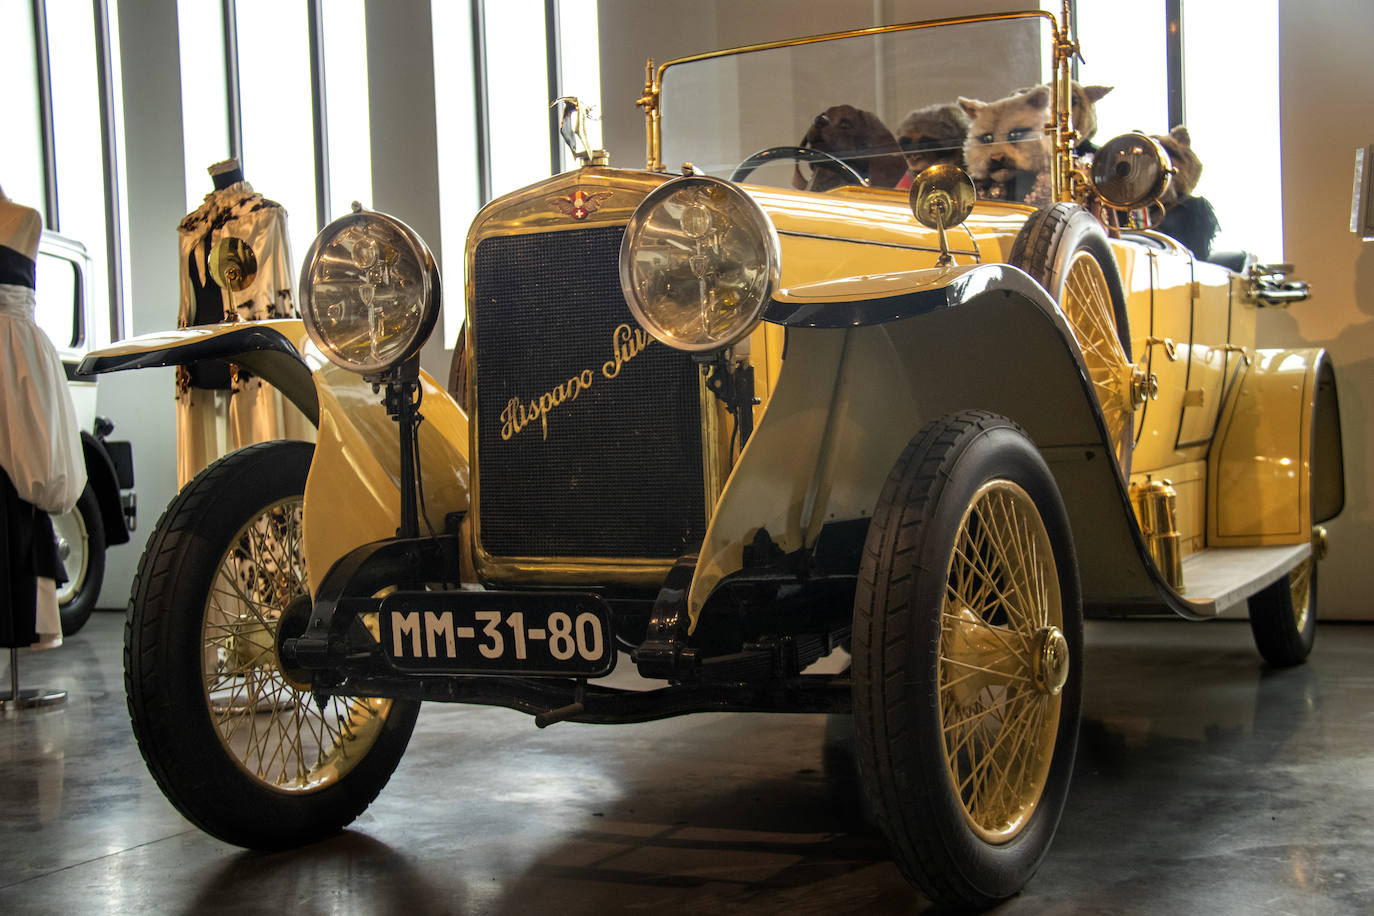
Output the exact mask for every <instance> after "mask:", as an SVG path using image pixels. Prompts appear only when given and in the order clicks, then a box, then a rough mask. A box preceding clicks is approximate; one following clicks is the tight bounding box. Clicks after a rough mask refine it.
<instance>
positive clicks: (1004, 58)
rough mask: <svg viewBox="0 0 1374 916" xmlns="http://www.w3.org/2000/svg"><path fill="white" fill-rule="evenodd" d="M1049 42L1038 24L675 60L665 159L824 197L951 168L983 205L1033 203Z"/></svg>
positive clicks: (910, 32)
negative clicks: (963, 172)
mask: <svg viewBox="0 0 1374 916" xmlns="http://www.w3.org/2000/svg"><path fill="white" fill-rule="evenodd" d="M1050 38H1051V35H1050V25H1049V20H1047V19H1045V18H1043V17H1039V16H1034V17H1025V18H1016V19H997V20H991V21H985V22H967V23H958V24H944V25H937V26H929V27H920V28H909V29H906V30H903V31H896V32H884V33H880V34H875V35H858V36H852V37H849V38H838V39H831V40H826V41H818V42H813V43H810V44H800V45H791V46H788V47H780V48H771V49H768V50H757V51H747V52H741V53H733V54H729V55H725V56H720V57H710V58H706V59H703V60H695V61H686V62H682V63H677V64H673V65H670V66H668V67H667V68H666V69H665V70H664V73H663V78H662V94H661V97H660V105H661V112H662V126H661V143H662V160H663V163H664V164H665V165H666V166H667V167H668V169H669V170H670V171H674V170H676V168H677V167H678V166H679V165H680V164H681V163H683V162H691V163H692V164H693V165H695V166H696V167H697V169H698V170H700V171H703V172H706V173H708V174H711V175H715V176H719V177H722V178H731V179H733V180H736V181H745V180H747V181H749V182H752V183H758V184H766V185H773V186H776V187H794V188H800V189H808V190H814V191H826V190H830V189H831V188H834V187H838V186H840V185H845V184H855V183H858V180H859V179H860V178H862V179H864V180H865V181H866V182H867V183H869V184H870V185H872V186H874V187H889V188H890V187H905V186H907V185H908V184H909V182H910V178H911V174H912V172H913V171H914V172H919V171H920V169H922V168H925V167H926V166H928V165H932V164H934V163H936V162H940V161H946V162H955V163H957V164H960V165H964V166H966V167H967V168H968V170H969V173H970V174H971V175H972V177H973V178H974V181H975V184H976V185H977V186H978V188H979V193H980V195H981V196H984V197H993V198H997V197H1002V198H1009V199H1015V200H1027V199H1028V198H1029V195H1030V194H1031V193H1032V189H1033V188H1034V186H1035V185H1036V183H1037V182H1039V183H1041V184H1043V185H1044V188H1043V189H1042V190H1044V192H1045V193H1046V195H1047V194H1048V170H1049V163H1050V154H1051V151H1052V145H1051V141H1050V138H1049V136H1048V134H1047V133H1046V132H1045V131H1044V130H1043V128H1044V127H1045V125H1046V124H1047V123H1048V122H1049V120H1050V117H1049V111H1050V103H1051V94H1050V92H1049V90H1048V88H1045V89H1039V88H1037V87H1041V86H1044V85H1045V84H1047V83H1049V82H1050V80H1051V78H1052V60H1051V57H1052V52H1051V43H1050ZM966 150H967V156H966V155H965V151H966ZM846 166H847V168H846ZM1046 199H1048V198H1046Z"/></svg>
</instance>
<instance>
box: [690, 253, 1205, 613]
mask: <svg viewBox="0 0 1374 916" xmlns="http://www.w3.org/2000/svg"><path fill="white" fill-rule="evenodd" d="M766 318H767V319H768V320H769V321H774V322H777V323H780V324H784V325H786V326H787V352H786V357H785V359H784V360H783V366H782V371H781V374H780V375H779V377H778V380H777V385H776V388H775V390H774V392H773V396H772V399H771V400H770V402H769V404H768V407H767V409H766V411H765V412H764V415H763V417H762V419H761V420H760V421H759V425H758V427H757V428H756V429H755V431H754V435H753V436H752V437H751V438H750V440H749V442H748V444H747V446H746V447H745V449H744V452H743V453H742V454H741V456H740V459H739V461H738V462H737V464H736V466H735V469H734V471H733V472H732V474H731V476H730V479H729V480H728V481H727V482H726V485H725V489H724V492H723V493H722V496H721V499H720V500H719V502H718V503H717V508H716V512H715V514H714V515H713V517H712V520H711V524H710V526H709V528H708V530H707V533H706V537H705V540H704V541H703V544H702V549H701V553H700V556H699V559H698V563H697V568H696V572H695V576H694V578H693V581H692V585H691V590H690V592H689V595H688V608H687V609H688V612H689V615H690V618H691V621H692V626H695V625H696V622H697V620H698V619H699V618H700V615H701V612H702V609H703V607H704V606H705V604H706V602H707V600H708V598H709V597H710V595H711V593H712V591H713V590H714V589H715V588H716V587H717V586H718V585H720V584H721V583H722V581H724V580H726V579H727V578H728V577H730V576H731V575H734V574H736V573H739V572H740V571H741V570H742V569H743V567H744V562H745V560H744V551H743V550H742V545H744V544H749V543H752V542H753V541H754V540H755V538H756V536H757V535H758V534H759V532H760V529H762V530H763V531H765V532H766V533H767V536H768V538H769V539H770V540H771V541H772V543H773V544H774V545H776V546H777V547H778V548H779V549H781V550H782V551H783V552H784V553H789V554H790V553H793V552H796V551H799V550H803V549H807V548H810V547H812V546H813V545H814V544H815V542H816V538H817V537H818V535H819V533H820V530H821V528H822V526H823V525H825V524H826V523H828V522H834V521H846V520H852V519H862V518H867V517H869V516H870V515H871V514H872V511H873V508H874V506H876V504H877V501H878V495H879V492H880V490H881V489H882V486H883V484H884V483H885V482H886V480H887V476H888V473H889V472H890V471H891V468H892V465H893V463H894V462H895V461H896V459H897V457H898V456H899V455H900V454H901V451H902V449H903V448H904V447H905V446H906V444H907V443H908V441H910V439H911V437H912V436H913V435H915V434H916V432H917V431H918V430H919V429H920V428H921V427H922V426H924V425H925V424H926V423H928V422H930V421H931V420H934V419H937V418H939V417H941V416H944V415H945V414H947V413H951V412H953V411H956V410H962V409H968V408H983V409H987V410H991V411H994V412H996V413H999V414H1002V415H1003V416H1006V417H1008V418H1010V419H1012V420H1014V421H1015V422H1017V423H1019V424H1020V425H1021V426H1022V427H1023V428H1025V430H1026V431H1027V433H1028V434H1029V435H1030V437H1031V439H1032V440H1033V441H1034V442H1035V443H1036V445H1037V446H1038V447H1039V449H1040V451H1041V453H1042V455H1044V457H1045V459H1046V461H1047V462H1048V464H1049V466H1050V469H1051V471H1053V472H1054V473H1055V476H1056V479H1057V481H1058V484H1059V488H1060V491H1061V494H1062V495H1063V497H1064V502H1065V505H1066V507H1067V508H1068V510H1069V515H1070V518H1071V520H1072V522H1073V528H1074V534H1075V541H1076V542H1077V549H1078V555H1079V569H1080V575H1081V577H1082V581H1083V591H1084V596H1085V599H1086V600H1087V601H1088V602H1089V603H1093V604H1101V605H1106V606H1121V605H1141V604H1148V605H1150V606H1153V607H1160V608H1161V609H1164V608H1167V609H1171V610H1174V611H1176V612H1177V613H1180V614H1182V615H1184V616H1193V615H1194V614H1193V611H1191V610H1190V609H1189V607H1188V606H1187V603H1186V602H1185V601H1182V600H1180V599H1179V598H1178V596H1176V595H1174V594H1173V593H1172V591H1171V590H1170V589H1169V588H1168V586H1167V584H1166V583H1165V582H1164V580H1163V578H1162V576H1161V575H1160V574H1159V571H1158V569H1157V568H1156V567H1155V565H1154V563H1153V561H1151V560H1150V558H1149V556H1148V551H1147V550H1146V549H1145V545H1144V542H1143V540H1142V538H1141V535H1140V532H1139V528H1138V526H1137V525H1136V523H1135V519H1134V516H1133V514H1132V511H1131V508H1130V504H1129V500H1128V498H1127V495H1126V487H1125V482H1124V481H1123V479H1122V477H1121V473H1120V470H1119V469H1118V466H1117V463H1116V462H1115V461H1114V460H1113V459H1112V451H1111V448H1110V446H1109V444H1108V441H1109V440H1108V437H1107V431H1106V427H1105V425H1104V423H1103V420H1102V415H1101V409H1100V408H1099V407H1098V404H1097V400H1096V397H1095V395H1094V394H1093V389H1092V383H1091V380H1090V378H1089V376H1088V371H1087V369H1086V367H1085V366H1084V364H1083V361H1082V356H1081V354H1080V353H1079V350H1078V347H1077V345H1076V344H1075V343H1074V338H1073V335H1072V332H1071V331H1070V330H1069V328H1068V325H1067V322H1066V321H1065V318H1064V315H1063V312H1061V311H1060V310H1059V308H1058V306H1057V305H1055V303H1054V302H1053V301H1052V300H1051V299H1050V298H1049V297H1048V296H1047V295H1046V294H1045V292H1044V290H1043V289H1041V288H1040V287H1039V286H1038V285H1037V284H1036V283H1035V282H1034V281H1033V280H1031V279H1030V277H1028V276H1027V275H1026V274H1024V273H1023V272H1021V271H1019V270H1017V269H1015V268H1012V267H1006V266H1003V265H982V266H972V267H958V268H952V269H946V270H940V269H931V270H916V271H909V272H905V273H900V274H888V275H881V276H874V277H864V278H859V279H855V280H844V281H835V282H825V283H817V284H811V285H808V286H806V287H800V288H799V287H794V288H791V289H788V290H785V291H783V292H781V293H779V294H778V295H777V296H775V297H774V301H773V303H772V304H771V305H770V307H769V310H768V312H767V314H766ZM950 341H959V346H957V347H954V346H950V345H949V342H950ZM990 369H991V370H993V371H990ZM780 466H787V467H794V468H810V469H812V470H811V472H810V474H809V475H778V474H777V473H776V469H777V468H778V467H780ZM794 477H796V478H799V479H792V478H794Z"/></svg>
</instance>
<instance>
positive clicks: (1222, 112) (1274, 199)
mask: <svg viewBox="0 0 1374 916" xmlns="http://www.w3.org/2000/svg"><path fill="white" fill-rule="evenodd" d="M1183 78H1184V87H1185V91H1184V105H1185V109H1184V110H1185V112H1186V113H1187V126H1188V133H1189V135H1190V136H1191V138H1192V146H1193V151H1194V152H1196V153H1197V155H1198V158H1199V159H1200V160H1202V180H1201V181H1199V182H1198V186H1197V188H1196V190H1195V191H1194V193H1195V194H1197V195H1198V196H1200V197H1205V198H1207V200H1208V201H1209V202H1210V203H1211V204H1212V208H1213V209H1214V210H1215V211H1216V214H1217V220H1218V222H1220V223H1221V230H1220V231H1219V232H1218V233H1217V237H1216V238H1215V239H1213V240H1212V250H1213V251H1249V252H1253V253H1254V254H1256V255H1258V256H1259V258H1260V260H1261V261H1268V262H1271V263H1273V262H1277V261H1282V260H1283V162H1282V159H1281V156H1280V151H1279V11H1278V2H1277V0H1254V2H1251V3H1249V4H1247V5H1246V6H1245V13H1244V15H1237V11H1236V8H1235V6H1234V5H1232V4H1230V3H1224V2H1220V0H1188V2H1186V3H1184V4H1183ZM1242 84H1243V85H1244V91H1243V92H1240V93H1238V92H1237V88H1238V87H1239V86H1240V85H1242ZM1242 120H1243V121H1244V123H1245V124H1246V125H1250V126H1248V127H1246V128H1244V131H1245V133H1244V134H1241V133H1239V132H1238V125H1239V123H1240V122H1241V121H1242Z"/></svg>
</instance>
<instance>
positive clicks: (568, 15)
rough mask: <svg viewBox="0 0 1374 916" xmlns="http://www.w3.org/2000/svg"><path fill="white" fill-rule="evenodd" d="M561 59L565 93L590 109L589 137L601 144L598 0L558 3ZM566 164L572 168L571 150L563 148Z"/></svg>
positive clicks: (566, 0) (564, 166)
mask: <svg viewBox="0 0 1374 916" xmlns="http://www.w3.org/2000/svg"><path fill="white" fill-rule="evenodd" d="M558 8H559V11H558V31H559V35H558V42H559V63H560V64H562V68H563V75H562V87H563V94H564V95H571V96H576V97H577V98H578V100H580V101H581V102H582V104H583V106H584V108H583V110H584V111H588V110H589V111H590V117H589V119H588V121H587V139H588V141H589V142H590V143H591V145H592V149H599V148H600V147H601V55H600V53H599V50H600V47H599V45H598V43H597V28H598V26H597V18H596V0H561V2H560V3H559V5H558ZM562 156H563V159H562V162H563V168H565V169H569V168H572V167H573V166H574V165H576V163H574V162H571V161H570V159H571V154H570V153H569V152H568V151H567V150H566V149H564V150H563V152H562Z"/></svg>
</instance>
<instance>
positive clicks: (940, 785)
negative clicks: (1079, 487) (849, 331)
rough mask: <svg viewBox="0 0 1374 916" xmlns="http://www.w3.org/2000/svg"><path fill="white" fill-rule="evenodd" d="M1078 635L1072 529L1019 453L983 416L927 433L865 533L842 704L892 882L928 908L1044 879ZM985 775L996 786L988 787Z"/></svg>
mask: <svg viewBox="0 0 1374 916" xmlns="http://www.w3.org/2000/svg"><path fill="white" fill-rule="evenodd" d="M1002 524H1005V525H1006V526H1007V527H1006V528H1005V529H999V527H998V526H999V525H1002ZM999 530H1000V531H1001V534H1002V535H1003V536H1000V537H999ZM956 547H957V548H958V549H959V552H958V553H956ZM1032 548H1033V550H1032ZM1027 556H1032V557H1034V558H1035V559H1034V561H1033V562H1025V560H1024V558H1025V557H1027ZM1013 558H1017V559H1013ZM1051 567H1053V568H1052V569H1051ZM1027 577H1029V578H1027ZM989 588H992V589H993V590H995V591H997V592H1003V593H1006V594H1008V595H1015V594H1020V595H1022V596H1023V598H1024V596H1025V595H1027V594H1028V593H1030V592H1031V591H1034V592H1036V593H1038V598H1037V599H1036V600H1034V601H1030V602H1026V601H1023V600H1020V599H1018V600H1016V601H1008V600H990V599H991V598H993V597H995V595H994V594H993V593H992V592H990V591H989ZM1056 591H1057V592H1058V595H1057V596H1056V595H1055V594H1054V593H1055V592H1056ZM947 599H949V601H948V603H947ZM956 608H957V609H956ZM1056 612H1057V613H1056ZM1056 616H1058V617H1059V624H1058V627H1057V632H1053V630H1054V627H1053V626H1052V624H1053V621H1054V619H1055V617H1056ZM1082 633H1083V623H1082V601H1081V596H1080V591H1079V583H1078V570H1077V564H1076V560H1075V555H1074V549H1073V540H1072V537H1071V534H1070V530H1069V523H1068V517H1067V513H1066V512H1065V509H1064V505H1063V502H1062V500H1061V498H1060V495H1059V491H1058V489H1057V488H1056V486H1055V483H1054V478H1053V477H1052V476H1051V474H1050V472H1049V469H1048V467H1047V466H1046V465H1045V462H1044V460H1043V459H1042V458H1041V457H1040V454H1039V452H1038V451H1037V450H1036V448H1035V446H1034V445H1033V444H1032V443H1031V441H1030V439H1029V438H1028V437H1027V436H1026V434H1025V433H1024V432H1022V431H1021V429H1020V428H1019V427H1017V426H1016V425H1014V424H1013V423H1011V422H1010V421H1009V420H1007V419H1005V418H1003V417H999V416H996V415H994V414H990V413H986V412H983V411H966V412H963V413H958V414H951V415H950V416H947V417H945V418H943V419H941V420H939V421H936V422H935V423H932V424H931V425H929V426H927V427H926V428H925V429H924V430H922V431H921V433H920V434H918V435H917V436H916V438H915V439H913V440H912V442H911V444H910V445H908V446H907V448H906V451H905V452H903V454H902V456H901V458H900V459H899V460H898V462H897V464H896V466H895V467H894V468H893V470H892V473H891V475H890V476H889V477H888V480H887V483H886V485H885V486H884V487H883V491H882V495H881V497H880V498H879V501H878V506H877V510H876V511H875V512H874V516H873V521H872V524H871V526H870V528H869V533H868V539H867V542H866V543H865V546H864V556H863V560H862V564H861V567H860V573H859V584H858V589H857V593H856V596H855V608H854V636H853V645H854V660H853V691H854V717H855V730H856V739H857V753H858V758H859V765H860V773H861V775H862V778H863V782H864V787H865V791H866V792H867V794H868V796H869V799H870V802H871V804H872V808H873V811H874V813H875V815H876V817H877V820H878V823H879V826H880V827H881V828H882V830H883V832H884V834H886V836H887V838H888V842H889V844H890V846H891V848H892V851H893V857H894V859H895V860H896V862H897V865H898V867H899V868H900V869H901V870H902V872H903V874H905V875H906V877H907V878H908V879H909V880H910V881H912V882H913V883H914V884H916V885H917V886H918V887H920V889H921V890H922V891H923V892H924V893H925V894H926V895H927V896H928V897H930V898H931V899H932V900H934V901H936V902H937V903H940V904H944V905H947V906H959V907H985V906H989V905H991V904H992V903H995V902H996V901H998V900H1001V899H1003V898H1006V897H1009V896H1011V895H1012V894H1015V893H1016V892H1018V891H1019V890H1020V889H1021V888H1022V887H1023V886H1024V885H1025V884H1026V882H1027V881H1028V880H1030V878H1031V876H1032V875H1033V874H1034V873H1035V870H1036V869H1037V868H1038V867H1039V865H1040V862H1041V860H1042V859H1043V857H1044V855H1045V853H1046V851H1047V850H1048V848H1049V845H1050V841H1051V839H1052V838H1053V836H1054V832H1055V829H1056V828H1057V826H1058V823H1059V817H1060V814H1061V812H1062V811H1063V807H1064V800H1065V797H1066V795H1067V793H1068V787H1069V780H1070V777H1071V775H1072V772H1073V761H1074V749H1075V746H1076V744H1077V740H1078V721H1079V710H1080V704H1081V698H1082V655H1083V637H1082ZM1022 638H1026V641H1025V642H1022V643H1020V644H1021V645H1023V646H1025V647H1027V649H1028V651H1026V652H1025V653H1024V655H1025V657H1019V656H1017V654H1016V653H1015V652H1014V651H1013V650H1012V647H1013V645H1014V644H1016V643H1018V642H1020V640H1021V639H1022ZM1032 659H1042V661H1041V663H1040V664H1036V662H1034V661H1033V660H1032ZM956 672H958V674H956ZM1056 687H1058V690H1057V692H1055V688H1056ZM1002 715H1005V716H1006V718H999V716H1002ZM1023 719H1024V723H1023ZM1026 723H1029V724H1026ZM1023 724H1026V727H1025V728H1024V729H1023V728H1022V725H1023ZM1032 724H1033V726H1034V727H1031V725H1032ZM1018 732H1020V733H1019V734H1018ZM947 736H948V737H947ZM993 742H995V743H993ZM980 743H981V745H980ZM1023 753H1024V757H1023V756H1022V755H1023ZM993 766H1002V767H1004V769H1003V770H1002V771H1001V772H1004V773H1006V774H1008V775H1007V777H1006V778H1005V780H1003V781H1001V782H1000V783H999V784H992V785H989V783H988V782H987V781H986V780H980V778H979V777H980V774H986V773H988V772H989V771H990V768H991V767H993ZM956 773H958V774H960V776H962V777H964V778H962V779H961V778H960V776H956V775H955V774H956ZM980 793H986V794H980Z"/></svg>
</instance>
